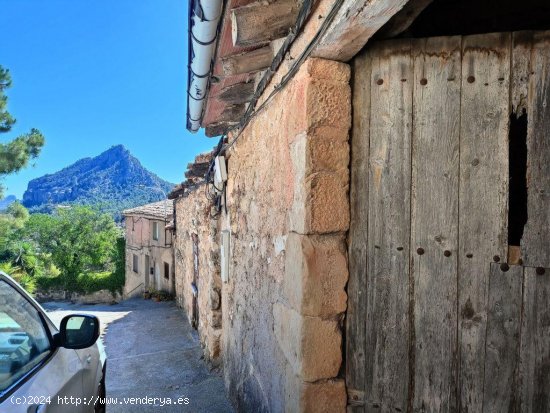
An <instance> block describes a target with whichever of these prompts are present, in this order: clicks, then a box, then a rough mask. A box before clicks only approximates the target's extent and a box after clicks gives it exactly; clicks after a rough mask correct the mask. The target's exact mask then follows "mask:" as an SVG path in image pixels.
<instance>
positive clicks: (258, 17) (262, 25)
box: [231, 0, 299, 47]
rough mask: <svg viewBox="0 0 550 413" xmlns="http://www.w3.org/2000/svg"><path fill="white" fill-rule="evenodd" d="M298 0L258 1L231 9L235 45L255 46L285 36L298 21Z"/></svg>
mask: <svg viewBox="0 0 550 413" xmlns="http://www.w3.org/2000/svg"><path fill="white" fill-rule="evenodd" d="M298 12H299V6H298V2H297V1H296V0H277V1H275V2H265V1H257V2H254V3H251V4H249V5H246V6H243V7H238V8H236V9H233V10H231V34H232V38H233V45H234V46H240V47H243V46H254V45H257V44H262V43H265V42H269V41H271V40H275V39H278V38H280V37H285V36H286V35H287V34H288V32H289V30H290V28H291V27H292V26H293V25H294V24H295V23H296V19H297V18H298Z"/></svg>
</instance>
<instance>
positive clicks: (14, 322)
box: [0, 281, 50, 395]
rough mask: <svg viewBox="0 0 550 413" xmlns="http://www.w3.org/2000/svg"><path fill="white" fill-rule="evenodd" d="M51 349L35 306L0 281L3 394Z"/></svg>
mask: <svg viewBox="0 0 550 413" xmlns="http://www.w3.org/2000/svg"><path fill="white" fill-rule="evenodd" d="M49 350H50V342H49V339H48V335H47V332H46V330H45V328H44V325H43V323H42V321H41V319H40V317H39V315H38V311H37V310H36V308H35V307H34V306H33V305H32V304H31V303H30V302H29V301H27V300H26V299H25V297H23V296H22V295H21V294H20V293H19V292H18V291H17V290H16V289H14V288H13V287H12V286H10V285H9V284H8V283H6V282H4V281H0V395H2V393H3V392H5V391H7V390H8V389H9V388H10V387H11V386H12V385H13V384H14V383H16V382H17V381H18V380H19V379H21V378H22V377H24V376H25V374H27V373H28V372H30V371H31V370H32V369H33V368H34V367H35V366H36V365H37V364H39V363H40V362H41V361H42V360H43V359H44V358H45V357H46V356H47V355H48V354H49Z"/></svg>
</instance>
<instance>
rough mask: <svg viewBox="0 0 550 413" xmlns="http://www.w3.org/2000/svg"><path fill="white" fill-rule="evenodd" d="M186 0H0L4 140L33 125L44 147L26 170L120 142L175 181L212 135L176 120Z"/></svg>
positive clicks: (182, 83) (24, 179) (12, 190)
mask: <svg viewBox="0 0 550 413" xmlns="http://www.w3.org/2000/svg"><path fill="white" fill-rule="evenodd" d="M187 3H188V2H187V0H0V10H1V13H0V39H2V40H1V42H0V64H1V65H2V66H4V67H6V68H8V69H9V70H10V73H11V75H12V79H13V86H12V88H11V89H9V90H8V99H9V100H8V109H9V111H10V113H11V114H12V115H13V116H15V117H16V118H17V124H16V126H15V127H14V128H13V130H12V132H10V133H7V134H2V135H0V140H1V141H6V140H8V139H10V138H13V137H15V136H17V135H18V134H21V133H24V132H27V131H28V130H29V129H30V128H32V127H35V128H38V129H40V130H41V131H42V133H43V134H44V135H45V136H46V146H45V147H44V149H43V152H42V154H41V155H40V158H39V159H38V160H37V161H36V164H35V166H34V167H29V168H27V169H25V170H23V171H21V172H20V173H19V174H17V175H13V176H9V177H7V178H6V179H5V182H4V183H5V185H6V186H7V187H8V189H7V191H6V194H15V195H17V196H18V197H21V195H22V193H23V192H24V190H25V189H26V187H27V183H28V181H29V180H30V179H32V178H35V177H38V176H42V175H44V174H46V173H52V172H55V171H57V170H59V169H61V168H63V167H65V166H68V165H70V164H71V163H73V162H74V161H76V160H78V159H80V158H83V157H88V156H95V155H98V154H99V153H101V152H102V151H104V150H106V149H108V148H109V147H110V146H112V145H115V144H123V145H124V146H126V147H127V148H128V149H129V150H130V152H131V153H132V154H133V155H134V156H136V157H137V158H138V159H139V160H140V161H141V163H142V164H143V165H144V166H145V167H146V168H148V169H150V170H151V171H153V172H154V173H156V174H157V175H159V176H160V177H162V178H164V179H166V180H168V181H171V182H176V183H177V182H181V181H182V180H183V179H184V178H183V174H184V172H185V168H186V165H187V163H188V162H190V161H192V159H193V158H194V156H195V155H196V154H198V153H200V152H203V151H205V150H208V149H211V148H212V147H213V146H214V145H215V144H216V143H217V139H209V138H206V137H204V134H203V131H202V130H201V131H200V132H199V133H197V134H191V133H189V132H188V131H187V130H186V129H185V109H186V99H185V97H186V86H187Z"/></svg>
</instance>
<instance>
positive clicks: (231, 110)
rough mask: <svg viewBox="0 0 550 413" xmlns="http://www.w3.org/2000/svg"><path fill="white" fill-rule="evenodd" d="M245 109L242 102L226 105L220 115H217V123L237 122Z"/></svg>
mask: <svg viewBox="0 0 550 413" xmlns="http://www.w3.org/2000/svg"><path fill="white" fill-rule="evenodd" d="M245 111H246V104H245V103H242V104H240V105H227V106H226V107H225V108H224V109H223V111H222V113H221V115H220V116H218V119H217V120H218V122H217V123H223V122H237V121H239V120H240V119H241V118H242V117H243V116H244V113H245Z"/></svg>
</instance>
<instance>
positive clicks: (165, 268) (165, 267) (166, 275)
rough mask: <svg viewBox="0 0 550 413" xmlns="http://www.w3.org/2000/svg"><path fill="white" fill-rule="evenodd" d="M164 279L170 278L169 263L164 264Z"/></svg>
mask: <svg viewBox="0 0 550 413" xmlns="http://www.w3.org/2000/svg"><path fill="white" fill-rule="evenodd" d="M164 278H166V279H169V278H170V264H168V263H167V262H165V263H164Z"/></svg>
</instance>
